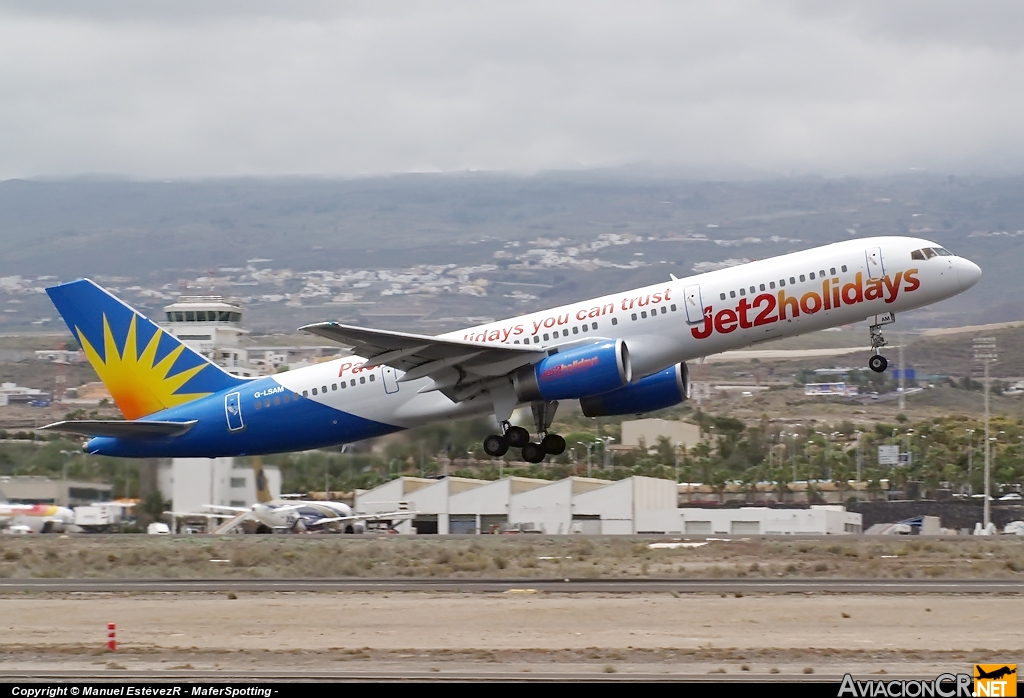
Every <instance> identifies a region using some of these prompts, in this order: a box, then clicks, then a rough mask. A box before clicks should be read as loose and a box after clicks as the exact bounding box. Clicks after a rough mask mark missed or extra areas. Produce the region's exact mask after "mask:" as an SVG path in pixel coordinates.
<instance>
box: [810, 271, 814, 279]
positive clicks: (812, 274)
mask: <svg viewBox="0 0 1024 698" xmlns="http://www.w3.org/2000/svg"><path fill="white" fill-rule="evenodd" d="M811 281H814V272H813V271H812V272H811Z"/></svg>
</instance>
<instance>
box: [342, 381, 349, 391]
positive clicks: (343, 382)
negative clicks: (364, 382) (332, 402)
mask: <svg viewBox="0 0 1024 698" xmlns="http://www.w3.org/2000/svg"><path fill="white" fill-rule="evenodd" d="M347 387H348V386H347V385H345V381H342V382H341V389H342V390H344V389H345V388H347Z"/></svg>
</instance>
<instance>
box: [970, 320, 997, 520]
mask: <svg viewBox="0 0 1024 698" xmlns="http://www.w3.org/2000/svg"><path fill="white" fill-rule="evenodd" d="M996 359H997V354H996V338H995V337H975V338H974V360H975V361H980V362H981V363H982V365H983V366H984V367H985V515H984V516H985V518H984V524H983V526H984V527H985V530H986V532H987V531H988V525H989V523H991V521H992V507H991V505H990V504H989V498H990V497H991V491H990V490H991V482H990V479H991V477H990V472H991V467H992V455H991V453H992V446H991V443H990V442H989V403H988V394H989V366H990V365H991V364H993V363H995V361H996Z"/></svg>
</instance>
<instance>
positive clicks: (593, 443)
mask: <svg viewBox="0 0 1024 698" xmlns="http://www.w3.org/2000/svg"><path fill="white" fill-rule="evenodd" d="M576 443H578V444H579V445H580V446H583V447H584V448H586V449H587V477H590V449H592V448H593V447H594V445H595V444H596V442H591V443H583V442H582V441H577V442H576Z"/></svg>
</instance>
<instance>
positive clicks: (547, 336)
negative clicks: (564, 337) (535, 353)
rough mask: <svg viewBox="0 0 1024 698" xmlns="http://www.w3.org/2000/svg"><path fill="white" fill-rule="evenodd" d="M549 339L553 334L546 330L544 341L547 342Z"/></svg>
mask: <svg viewBox="0 0 1024 698" xmlns="http://www.w3.org/2000/svg"><path fill="white" fill-rule="evenodd" d="M549 339H551V336H550V335H549V334H548V333H547V332H545V333H544V341H545V342H546V341H548V340H549Z"/></svg>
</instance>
